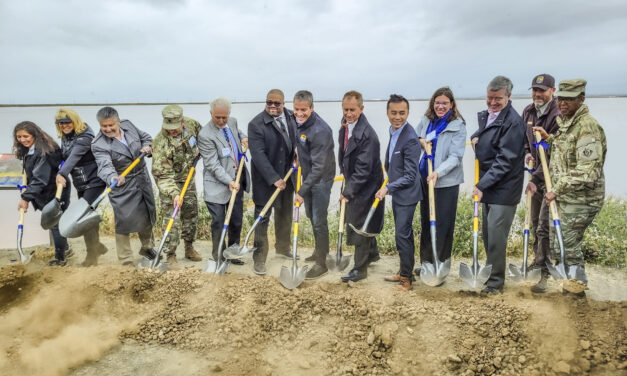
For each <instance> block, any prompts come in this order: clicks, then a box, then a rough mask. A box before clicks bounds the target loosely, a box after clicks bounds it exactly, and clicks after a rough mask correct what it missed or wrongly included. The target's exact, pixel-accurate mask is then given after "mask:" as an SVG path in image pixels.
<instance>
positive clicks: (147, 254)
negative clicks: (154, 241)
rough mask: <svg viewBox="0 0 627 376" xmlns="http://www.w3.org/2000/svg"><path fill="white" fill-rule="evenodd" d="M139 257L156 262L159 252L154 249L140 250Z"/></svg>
mask: <svg viewBox="0 0 627 376" xmlns="http://www.w3.org/2000/svg"><path fill="white" fill-rule="evenodd" d="M139 255H140V256H144V257H145V258H147V259H148V260H154V259H155V257H157V252H155V250H154V249H152V248H145V249H140V250H139Z"/></svg>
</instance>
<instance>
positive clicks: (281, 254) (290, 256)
mask: <svg viewBox="0 0 627 376" xmlns="http://www.w3.org/2000/svg"><path fill="white" fill-rule="evenodd" d="M276 257H279V258H284V259H288V260H291V259H293V258H294V254H293V253H292V251H286V252H280V251H276ZM296 260H300V256H299V255H296Z"/></svg>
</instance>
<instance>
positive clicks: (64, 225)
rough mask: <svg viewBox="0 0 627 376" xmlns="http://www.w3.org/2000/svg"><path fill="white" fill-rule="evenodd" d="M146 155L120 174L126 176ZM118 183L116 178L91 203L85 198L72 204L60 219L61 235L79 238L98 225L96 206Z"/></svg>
mask: <svg viewBox="0 0 627 376" xmlns="http://www.w3.org/2000/svg"><path fill="white" fill-rule="evenodd" d="M145 156H146V153H141V154H140V155H139V157H137V158H136V159H135V160H134V161H133V163H131V164H130V166H128V167H127V168H126V170H124V172H122V174H121V175H120V176H126V175H127V174H128V173H129V172H131V170H132V169H133V168H135V166H137V164H138V163H139V161H141V160H142V159H143V158H144V157H145ZM117 185H118V180H115V181H114V182H113V183H111V185H110V186H109V187H107V189H105V190H104V192H102V193H101V194H100V196H98V198H96V200H95V201H94V202H93V203H92V204H91V205H90V204H89V203H88V202H87V200H85V199H84V198H81V199H80V200H78V201H77V202H76V203H75V204H72V205H70V207H69V208H67V210H66V211H65V213H63V215H62V216H61V219H60V220H59V232H60V233H61V235H63V236H64V237H66V238H77V237H79V236H82V235H84V234H85V233H86V232H87V231H88V230H90V229H91V228H93V227H94V226H98V223H100V215H99V214H98V212H96V208H97V207H98V205H100V203H101V202H102V200H104V199H105V197H107V195H108V194H109V192H111V190H112V189H113V188H115V187H116V186H117Z"/></svg>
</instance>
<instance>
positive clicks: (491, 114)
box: [486, 112, 498, 126]
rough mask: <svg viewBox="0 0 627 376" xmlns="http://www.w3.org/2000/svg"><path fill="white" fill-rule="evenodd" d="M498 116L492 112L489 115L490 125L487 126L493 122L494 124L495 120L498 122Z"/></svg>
mask: <svg viewBox="0 0 627 376" xmlns="http://www.w3.org/2000/svg"><path fill="white" fill-rule="evenodd" d="M497 116H498V114H496V113H494V112H490V114H489V115H488V123H487V124H486V126H487V125H490V124H492V122H494V120H496V117H497Z"/></svg>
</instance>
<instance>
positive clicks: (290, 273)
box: [279, 266, 308, 290]
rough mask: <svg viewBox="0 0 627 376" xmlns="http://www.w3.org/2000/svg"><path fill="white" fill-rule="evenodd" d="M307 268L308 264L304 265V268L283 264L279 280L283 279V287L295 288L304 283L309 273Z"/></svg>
mask: <svg viewBox="0 0 627 376" xmlns="http://www.w3.org/2000/svg"><path fill="white" fill-rule="evenodd" d="M307 269H308V266H303V267H302V268H293V267H287V266H282V267H281V275H280V276H279V280H280V281H281V284H282V285H283V287H285V288H286V289H289V290H293V289H295V288H297V287H298V286H300V284H301V283H303V281H304V280H305V276H306V274H307Z"/></svg>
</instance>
